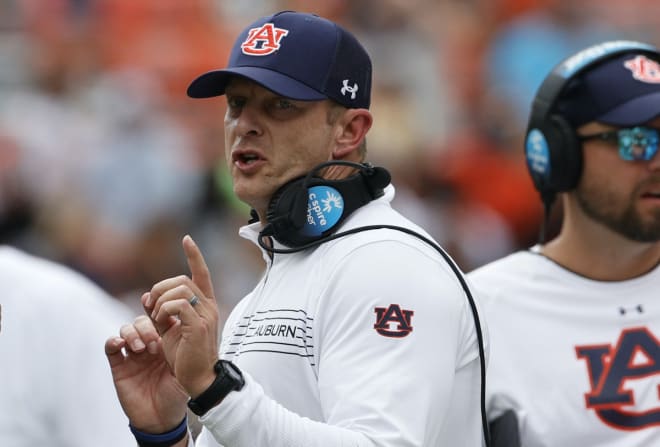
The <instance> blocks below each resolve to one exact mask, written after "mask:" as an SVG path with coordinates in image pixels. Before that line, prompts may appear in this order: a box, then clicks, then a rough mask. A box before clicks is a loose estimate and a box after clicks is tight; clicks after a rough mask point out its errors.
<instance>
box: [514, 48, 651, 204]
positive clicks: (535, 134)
mask: <svg viewBox="0 0 660 447" xmlns="http://www.w3.org/2000/svg"><path fill="white" fill-rule="evenodd" d="M633 52H638V53H644V54H651V55H653V56H654V57H655V58H658V57H659V56H660V52H659V50H658V49H657V48H656V47H654V46H653V45H649V44H646V43H642V42H635V41H628V40H615V41H610V42H604V43H601V44H598V45H594V46H591V47H588V48H586V49H584V50H582V51H580V52H578V53H576V54H574V55H573V56H570V57H568V58H567V59H564V60H563V61H561V62H560V63H559V64H558V65H556V66H555V68H553V70H552V71H551V72H550V74H549V75H548V76H547V77H546V78H545V80H544V81H543V83H542V84H541V86H540V87H539V89H538V91H537V93H536V97H535V98H534V101H533V102H532V110H531V114H530V119H529V123H528V125H527V132H526V136H525V158H526V160H527V168H528V170H529V173H530V175H531V177H532V181H533V182H534V186H535V188H536V189H537V190H538V191H539V193H540V194H541V198H542V200H543V202H544V204H546V207H549V206H550V205H551V204H552V201H553V200H554V198H555V195H556V194H557V193H558V192H562V191H569V190H571V189H573V188H575V186H576V185H577V183H578V181H579V180H580V175H581V173H582V145H581V143H580V141H579V139H578V136H577V134H576V132H575V129H573V126H571V124H570V123H569V122H568V121H567V120H566V118H564V117H563V116H562V115H561V114H559V113H557V111H556V110H555V106H556V103H557V100H558V98H559V97H560V96H561V94H562V93H563V92H564V90H565V89H566V87H567V85H568V84H570V83H571V81H572V80H574V79H575V78H576V77H577V76H578V75H580V74H581V73H584V72H585V71H587V70H590V69H591V68H593V67H595V66H596V65H599V64H600V63H602V62H604V61H606V60H609V59H611V58H613V57H615V56H618V55H620V54H624V53H633Z"/></svg>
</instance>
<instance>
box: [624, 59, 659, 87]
mask: <svg viewBox="0 0 660 447" xmlns="http://www.w3.org/2000/svg"><path fill="white" fill-rule="evenodd" d="M623 65H624V66H625V67H626V68H627V69H628V70H630V71H631V72H632V75H633V78H635V79H637V80H638V81H642V82H646V83H649V84H660V64H658V63H657V62H656V61H654V60H651V59H649V58H648V57H646V56H636V57H635V58H634V59H630V60H627V61H626V62H625V63H624V64H623Z"/></svg>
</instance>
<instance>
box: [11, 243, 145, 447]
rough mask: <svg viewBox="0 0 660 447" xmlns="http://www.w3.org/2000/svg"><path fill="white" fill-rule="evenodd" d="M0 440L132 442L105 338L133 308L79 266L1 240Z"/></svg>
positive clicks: (18, 446)
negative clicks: (57, 261)
mask: <svg viewBox="0 0 660 447" xmlns="http://www.w3.org/2000/svg"><path fill="white" fill-rule="evenodd" d="M0 281H1V282H2V284H4V287H3V292H2V295H0V304H1V305H2V317H3V318H2V331H1V332H0V383H2V392H0V446H3V447H4V446H6V447H34V446H51V447H88V446H91V445H93V446H99V447H115V446H118V445H134V443H135V440H134V439H133V436H131V433H130V432H127V430H126V424H128V419H127V418H126V415H125V414H124V412H123V411H122V408H121V406H120V405H119V402H118V401H117V394H116V392H115V389H114V387H113V386H112V377H111V375H110V371H109V370H108V362H107V360H106V358H105V356H104V355H103V352H102V351H101V346H103V343H104V342H105V340H106V339H107V337H108V331H112V330H116V328H117V325H121V324H122V323H123V322H125V321H126V319H127V318H134V316H135V315H134V313H133V312H131V311H130V310H129V309H128V307H126V306H124V305H123V304H121V302H119V301H118V300H117V299H115V298H113V297H112V296H110V295H108V294H107V293H106V292H105V291H103V290H102V289H100V288H99V287H98V286H96V285H95V284H94V283H93V282H92V281H90V280H89V279H88V278H86V277H84V276H83V275H82V274H80V273H78V272H75V271H73V270H71V269H70V268H68V267H65V266H63V265H59V264H57V263H54V262H52V261H50V260H46V259H42V258H39V257H36V256H33V255H31V254H28V253H26V252H24V251H21V250H19V249H17V248H14V247H11V246H8V245H0Z"/></svg>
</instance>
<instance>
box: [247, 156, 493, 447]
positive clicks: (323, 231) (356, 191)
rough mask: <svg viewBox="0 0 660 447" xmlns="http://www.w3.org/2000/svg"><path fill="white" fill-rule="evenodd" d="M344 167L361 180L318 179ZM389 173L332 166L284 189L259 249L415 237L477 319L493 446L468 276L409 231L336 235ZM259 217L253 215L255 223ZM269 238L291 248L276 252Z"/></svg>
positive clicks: (442, 252)
mask: <svg viewBox="0 0 660 447" xmlns="http://www.w3.org/2000/svg"><path fill="white" fill-rule="evenodd" d="M331 165H344V166H351V167H353V168H356V169H357V170H358V172H357V174H354V175H351V176H350V177H348V178H345V179H341V180H326V179H323V178H321V177H319V176H317V175H316V174H317V173H319V171H320V170H321V169H323V168H325V167H327V166H331ZM390 180H391V176H390V173H389V172H388V171H387V170H386V169H385V168H382V167H377V166H372V165H371V164H368V163H353V162H349V161H340V160H334V161H329V162H325V163H321V164H320V165H318V166H316V167H315V168H314V169H312V170H311V171H310V172H309V173H308V174H307V175H306V176H304V177H300V178H297V179H294V180H292V181H290V182H288V183H286V184H285V185H283V186H282V187H281V188H280V189H279V190H278V191H277V192H276V193H275V194H274V195H273V197H272V198H271V201H270V204H269V207H268V211H267V224H266V225H265V226H264V228H263V230H262V231H261V232H260V233H259V236H258V243H259V245H260V246H261V248H263V249H264V250H266V251H268V252H270V253H271V254H274V253H283V254H286V253H295V252H298V251H302V250H305V249H308V248H311V247H315V246H317V245H320V244H323V243H325V242H328V241H331V240H334V239H338V238H340V237H344V236H348V235H350V234H354V233H359V232H362V231H370V230H379V229H390V230H396V231H401V232H403V233H407V234H409V235H411V236H414V237H416V238H418V239H420V240H421V241H423V242H425V243H427V244H428V245H430V246H431V247H433V248H434V249H435V250H436V251H437V252H438V253H440V255H441V256H442V257H443V258H444V260H445V261H446V262H447V264H448V265H449V267H450V268H451V270H452V271H453V272H454V274H455V275H456V277H457V278H458V281H459V283H460V284H461V287H462V288H463V291H464V292H465V296H466V297H467V300H468V303H469V304H470V309H471V311H472V317H473V318H474V323H475V330H476V335H477V346H478V350H479V366H480V375H481V394H480V395H481V424H482V430H483V435H484V441H485V446H486V447H489V446H490V445H491V444H490V431H489V427H488V419H487V417H486V355H485V350H484V341H483V332H482V328H481V323H480V320H479V314H478V312H477V306H476V304H475V301H474V298H473V296H472V293H471V292H470V288H469V287H468V284H467V282H466V281H465V278H464V275H463V273H462V272H461V270H460V269H459V268H458V266H457V265H456V263H455V262H454V261H453V260H452V259H451V257H450V256H449V255H448V254H447V252H446V251H445V250H444V249H443V248H442V247H441V246H440V245H438V244H437V243H435V242H434V241H433V240H431V239H429V238H427V237H425V236H423V235H421V234H419V233H417V232H415V231H413V230H411V229H409V228H405V227H400V226H396V225H367V226H363V227H357V228H352V229H350V230H346V231H342V232H340V233H334V231H335V229H336V228H337V227H338V226H339V224H341V222H343V221H344V220H345V219H346V217H348V216H349V215H350V214H351V213H352V212H353V211H355V210H356V209H358V208H359V207H361V206H363V205H366V204H367V203H369V202H370V201H372V200H374V199H377V198H378V197H382V196H383V194H384V188H385V187H386V186H387V185H388V184H389V183H390ZM255 219H256V220H258V216H256V213H254V212H253V220H252V221H255ZM268 237H273V238H275V240H277V241H278V242H280V243H281V244H283V245H286V246H287V247H289V248H274V247H273V246H272V243H269V242H267V241H266V239H267V238H268Z"/></svg>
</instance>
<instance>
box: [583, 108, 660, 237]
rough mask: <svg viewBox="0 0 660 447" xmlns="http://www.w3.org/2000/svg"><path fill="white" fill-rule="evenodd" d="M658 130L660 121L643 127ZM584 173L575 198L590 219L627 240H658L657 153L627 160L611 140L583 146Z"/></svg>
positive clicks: (589, 129)
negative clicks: (647, 156) (646, 159)
mask: <svg viewBox="0 0 660 447" xmlns="http://www.w3.org/2000/svg"><path fill="white" fill-rule="evenodd" d="M646 126H647V127H654V128H660V119H656V120H653V121H651V122H650V123H647V124H646ZM614 129H616V128H615V127H612V126H607V125H603V124H600V123H589V124H587V125H585V126H583V127H581V128H580V129H579V134H581V135H588V134H594V133H599V132H606V131H609V130H614ZM583 154H584V163H583V166H584V170H583V173H582V177H581V179H580V183H579V184H578V187H577V188H576V190H575V197H576V199H577V202H578V204H579V205H580V207H581V209H582V210H583V212H584V213H585V214H586V215H587V216H589V217H591V218H592V219H593V220H595V221H597V222H600V223H602V224H603V225H605V226H606V227H608V228H610V229H611V230H613V231H615V232H617V233H619V234H622V235H623V236H625V237H626V238H628V239H631V240H634V241H639V242H656V241H660V154H658V153H656V154H655V156H654V157H653V159H651V160H649V161H643V160H638V161H627V160H623V159H621V157H620V156H619V149H618V144H617V143H616V142H614V141H598V140H589V141H586V142H585V143H584V146H583Z"/></svg>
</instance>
